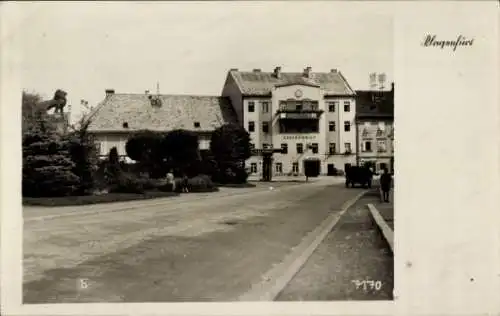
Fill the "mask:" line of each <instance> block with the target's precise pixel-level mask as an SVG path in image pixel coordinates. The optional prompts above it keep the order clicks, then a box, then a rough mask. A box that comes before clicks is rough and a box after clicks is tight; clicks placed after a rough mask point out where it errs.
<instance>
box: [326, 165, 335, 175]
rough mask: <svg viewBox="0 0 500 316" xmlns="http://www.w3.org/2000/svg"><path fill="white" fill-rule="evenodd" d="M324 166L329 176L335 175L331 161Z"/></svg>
mask: <svg viewBox="0 0 500 316" xmlns="http://www.w3.org/2000/svg"><path fill="white" fill-rule="evenodd" d="M326 168H327V170H326V172H327V175H329V176H334V175H335V165H334V164H333V163H329V164H328V165H327V167H326Z"/></svg>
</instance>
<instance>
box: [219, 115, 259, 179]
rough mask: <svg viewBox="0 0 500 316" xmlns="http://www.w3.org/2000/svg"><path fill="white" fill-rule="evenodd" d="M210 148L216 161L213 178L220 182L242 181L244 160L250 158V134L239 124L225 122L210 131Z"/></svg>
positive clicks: (245, 176) (245, 177) (244, 176)
mask: <svg viewBox="0 0 500 316" xmlns="http://www.w3.org/2000/svg"><path fill="white" fill-rule="evenodd" d="M210 150H211V152H212V154H213V157H214V159H215V161H216V162H217V168H218V170H217V172H216V173H215V174H214V176H213V178H214V180H215V181H216V182H220V183H244V182H246V180H247V178H248V174H247V172H246V170H245V160H246V159H248V158H250V156H251V150H250V134H249V133H248V132H247V131H246V130H245V129H244V128H243V127H241V126H239V125H236V124H226V125H223V126H221V127H219V128H217V129H216V130H215V131H213V132H212V137H211V141H210Z"/></svg>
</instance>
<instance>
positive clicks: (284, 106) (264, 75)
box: [222, 67, 356, 175]
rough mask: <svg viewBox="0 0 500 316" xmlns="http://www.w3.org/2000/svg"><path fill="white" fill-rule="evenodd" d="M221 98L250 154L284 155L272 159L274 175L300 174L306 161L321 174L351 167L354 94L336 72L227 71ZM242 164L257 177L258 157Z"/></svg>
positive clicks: (260, 158)
mask: <svg viewBox="0 0 500 316" xmlns="http://www.w3.org/2000/svg"><path fill="white" fill-rule="evenodd" d="M222 96H223V97H227V98H229V99H230V100H231V103H232V106H233V108H234V110H235V112H236V115H237V117H238V121H239V122H240V124H242V125H243V126H244V127H245V129H246V130H247V131H248V132H249V133H250V135H251V139H252V144H253V146H254V148H255V149H266V148H281V149H283V150H284V151H285V153H282V154H281V153H278V154H274V157H273V158H274V161H273V166H272V167H273V174H274V175H282V174H297V175H302V174H303V173H304V161H306V160H308V161H314V162H315V163H316V164H317V166H318V167H319V168H320V172H321V173H322V174H327V173H329V174H332V173H333V172H334V170H335V169H340V170H343V169H345V168H346V166H348V165H352V164H355V163H356V130H355V113H356V98H355V92H354V90H353V89H352V88H351V87H350V86H349V84H348V82H347V80H346V79H345V78H344V76H343V75H342V74H341V73H340V71H338V70H336V69H332V70H331V71H330V72H312V70H311V67H307V68H306V69H304V71H302V72H282V71H281V67H276V68H275V69H274V70H273V71H270V72H263V71H261V70H260V69H254V70H253V71H239V70H238V69H231V70H230V71H229V72H228V74H227V77H226V82H225V84H224V88H223V90H222ZM246 165H247V167H248V168H249V169H250V170H251V172H252V173H257V174H261V173H262V157H260V156H258V155H255V156H253V157H251V158H250V159H248V160H247V162H246Z"/></svg>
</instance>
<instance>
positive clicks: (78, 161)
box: [67, 118, 98, 195]
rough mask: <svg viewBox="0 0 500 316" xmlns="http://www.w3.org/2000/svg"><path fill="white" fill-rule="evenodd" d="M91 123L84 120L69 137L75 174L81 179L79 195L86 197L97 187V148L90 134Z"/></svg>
mask: <svg viewBox="0 0 500 316" xmlns="http://www.w3.org/2000/svg"><path fill="white" fill-rule="evenodd" d="M89 125H90V121H89V120H86V119H84V118H82V119H81V120H80V122H79V124H78V125H77V126H78V127H77V128H75V129H74V130H73V131H72V132H71V133H70V134H69V135H68V136H67V139H68V140H69V142H70V154H71V160H72V161H73V162H74V164H75V167H74V168H73V173H75V174H76V175H77V176H78V177H79V178H80V183H79V187H78V190H77V191H78V192H77V193H78V194H79V195H85V194H89V193H91V192H92V190H93V189H94V188H95V186H96V171H97V163H98V157H97V154H98V153H97V148H96V147H95V144H94V140H93V138H92V136H91V135H90V134H89V132H88V127H89Z"/></svg>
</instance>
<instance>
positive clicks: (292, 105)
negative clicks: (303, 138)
mask: <svg viewBox="0 0 500 316" xmlns="http://www.w3.org/2000/svg"><path fill="white" fill-rule="evenodd" d="M323 112H324V111H323V110H320V109H319V106H318V102H314V101H311V102H307V101H303V102H290V101H288V102H286V101H284V102H280V106H279V108H278V111H277V113H278V117H279V118H280V119H299V120H300V119H319V117H320V116H321V114H322V113H323Z"/></svg>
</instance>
